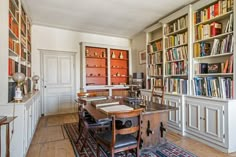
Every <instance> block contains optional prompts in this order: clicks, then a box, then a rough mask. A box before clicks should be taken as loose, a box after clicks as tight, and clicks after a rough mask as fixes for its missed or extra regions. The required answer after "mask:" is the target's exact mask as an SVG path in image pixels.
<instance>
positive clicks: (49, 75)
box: [44, 56, 58, 85]
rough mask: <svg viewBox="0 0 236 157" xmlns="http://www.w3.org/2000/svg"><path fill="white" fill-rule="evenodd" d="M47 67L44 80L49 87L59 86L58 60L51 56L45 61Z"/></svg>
mask: <svg viewBox="0 0 236 157" xmlns="http://www.w3.org/2000/svg"><path fill="white" fill-rule="evenodd" d="M45 62H46V64H45V65H46V66H45V69H44V70H45V71H46V74H45V75H44V79H45V81H46V83H47V85H57V83H58V77H57V75H58V63H57V58H55V57H53V56H49V57H47V58H46V60H45Z"/></svg>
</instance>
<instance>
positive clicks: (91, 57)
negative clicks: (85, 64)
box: [86, 56, 107, 59]
mask: <svg viewBox="0 0 236 157" xmlns="http://www.w3.org/2000/svg"><path fill="white" fill-rule="evenodd" d="M87 58H90V59H107V57H106V58H104V57H93V56H87V57H86V59H87Z"/></svg>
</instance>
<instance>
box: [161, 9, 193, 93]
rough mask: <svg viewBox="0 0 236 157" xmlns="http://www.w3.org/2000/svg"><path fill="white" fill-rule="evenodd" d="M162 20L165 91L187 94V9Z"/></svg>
mask: <svg viewBox="0 0 236 157" xmlns="http://www.w3.org/2000/svg"><path fill="white" fill-rule="evenodd" d="M162 22H163V24H164V38H165V48H164V53H165V55H164V60H165V65H164V66H165V68H164V69H165V75H164V80H165V86H166V87H165V91H166V93H171V94H187V93H188V87H187V84H188V83H187V82H188V64H189V44H188V43H189V42H188V40H189V38H188V36H189V31H188V30H189V28H188V27H189V14H188V10H185V11H181V14H180V15H179V16H178V17H177V16H176V17H172V18H168V19H167V20H165V19H163V21H162Z"/></svg>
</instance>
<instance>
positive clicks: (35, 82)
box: [32, 75, 39, 91]
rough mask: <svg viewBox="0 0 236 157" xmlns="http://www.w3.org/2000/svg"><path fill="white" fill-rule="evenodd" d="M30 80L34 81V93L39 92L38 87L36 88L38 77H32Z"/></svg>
mask: <svg viewBox="0 0 236 157" xmlns="http://www.w3.org/2000/svg"><path fill="white" fill-rule="evenodd" d="M32 80H33V81H34V87H33V89H34V91H38V90H39V86H38V80H39V76H38V75H34V76H33V78H32Z"/></svg>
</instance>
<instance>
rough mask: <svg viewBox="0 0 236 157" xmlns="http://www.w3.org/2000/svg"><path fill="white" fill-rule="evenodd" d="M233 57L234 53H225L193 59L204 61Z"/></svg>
mask: <svg viewBox="0 0 236 157" xmlns="http://www.w3.org/2000/svg"><path fill="white" fill-rule="evenodd" d="M231 55H233V53H223V54H217V55H210V56H202V57H195V58H193V59H195V60H203V59H210V58H219V57H225V56H231Z"/></svg>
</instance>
